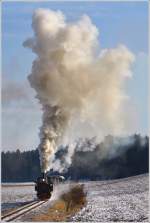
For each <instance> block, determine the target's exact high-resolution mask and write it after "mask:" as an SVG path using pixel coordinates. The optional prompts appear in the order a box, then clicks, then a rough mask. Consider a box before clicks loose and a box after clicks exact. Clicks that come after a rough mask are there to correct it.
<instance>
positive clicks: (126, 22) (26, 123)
mask: <svg viewBox="0 0 150 223" xmlns="http://www.w3.org/2000/svg"><path fill="white" fill-rule="evenodd" d="M38 8H47V9H51V10H61V11H62V12H63V13H64V14H65V16H66V17H67V20H68V21H76V20H78V19H79V18H80V17H81V16H82V15H83V14H87V15H88V16H89V17H90V18H91V20H92V23H93V24H95V25H96V26H97V28H98V30H99V32H100V35H99V41H100V47H101V49H104V48H115V47H117V46H118V45H119V44H124V45H125V46H126V47H127V48H128V49H129V50H130V51H131V52H132V53H133V54H134V55H135V58H136V59H135V62H134V64H133V66H132V72H133V77H132V78H131V79H130V80H129V81H128V83H127V84H126V91H127V93H128V95H129V98H130V103H131V104H132V106H131V110H132V111H131V112H132V113H133V114H134V115H133V119H135V120H136V121H135V122H136V124H135V126H133V129H132V132H133V133H134V132H136V133H140V134H142V135H145V134H147V133H148V111H147V110H148V108H147V106H148V105H147V102H148V86H147V84H148V3H147V2H34V3H33V2H28V3H25V2H3V3H2V149H3V150H16V149H21V150H29V149H35V148H36V147H37V146H38V143H39V137H38V133H39V127H40V125H41V114H42V113H41V107H40V105H39V104H38V101H37V100H36V99H35V98H34V97H35V92H34V90H32V89H31V87H30V85H29V83H28V80H27V76H28V75H29V74H30V71H31V66H32V61H33V59H34V58H35V55H34V54H33V53H32V52H31V51H30V50H28V49H26V48H24V47H23V45H22V44H23V42H24V41H25V40H26V39H27V38H28V37H31V36H32V35H33V31H32V28H31V23H32V14H33V12H34V10H36V9H38Z"/></svg>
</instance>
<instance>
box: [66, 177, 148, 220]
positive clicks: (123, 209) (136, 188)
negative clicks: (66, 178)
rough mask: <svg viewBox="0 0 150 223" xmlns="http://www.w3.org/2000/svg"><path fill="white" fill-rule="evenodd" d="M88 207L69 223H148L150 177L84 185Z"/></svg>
mask: <svg viewBox="0 0 150 223" xmlns="http://www.w3.org/2000/svg"><path fill="white" fill-rule="evenodd" d="M85 190H86V192H87V205H86V206H85V207H84V208H83V209H82V210H81V211H80V212H78V213H77V214H76V215H75V216H74V217H72V218H71V219H70V221H74V222H75V221H82V222H87V221H93V222H114V221H118V222H119V221H121V222H124V221H125V222H130V221H133V222H148V175H139V176H136V177H130V178H126V179H121V180H113V181H101V182H100V181H99V182H88V183H85Z"/></svg>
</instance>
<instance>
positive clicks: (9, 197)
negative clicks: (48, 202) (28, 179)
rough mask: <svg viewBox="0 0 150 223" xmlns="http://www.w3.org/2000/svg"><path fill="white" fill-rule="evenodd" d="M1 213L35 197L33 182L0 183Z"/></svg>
mask: <svg viewBox="0 0 150 223" xmlns="http://www.w3.org/2000/svg"><path fill="white" fill-rule="evenodd" d="M1 189H2V194H1V203H2V205H1V210H2V213H4V212H6V211H8V210H10V209H13V208H16V207H19V206H21V205H24V204H26V203H28V202H30V201H33V200H35V199H36V192H35V191H34V184H31V185H28V184H27V185H26V184H12V183H11V184H2V187H1Z"/></svg>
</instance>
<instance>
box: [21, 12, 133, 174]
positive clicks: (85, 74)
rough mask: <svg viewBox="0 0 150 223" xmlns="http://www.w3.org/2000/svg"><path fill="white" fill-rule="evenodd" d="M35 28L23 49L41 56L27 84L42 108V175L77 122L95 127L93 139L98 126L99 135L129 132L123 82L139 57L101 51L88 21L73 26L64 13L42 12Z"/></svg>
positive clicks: (119, 51)
mask: <svg viewBox="0 0 150 223" xmlns="http://www.w3.org/2000/svg"><path fill="white" fill-rule="evenodd" d="M32 28H33V31H34V37H33V38H29V39H27V40H26V41H25V42H24V46H25V47H28V48H31V49H32V51H33V52H34V53H35V54H36V55H37V57H36V59H35V60H34V62H33V65H32V71H31V74H30V75H29V77H28V79H29V82H30V84H31V87H32V88H34V89H35V91H36V97H37V98H38V100H39V102H40V103H41V105H42V110H43V124H42V126H41V128H40V139H41V143H40V145H39V151H40V160H41V168H42V171H48V170H49V169H50V168H51V167H52V162H53V165H54V164H55V161H54V159H55V155H54V154H55V152H56V151H57V148H58V146H59V145H60V144H61V143H62V142H63V137H64V135H65V134H66V132H68V129H72V126H73V123H75V121H74V120H78V121H79V122H81V123H90V124H91V130H89V131H90V132H91V133H92V129H94V128H96V126H97V125H99V126H100V131H99V132H97V135H106V134H107V133H113V134H120V133H122V132H123V131H124V123H123V116H122V106H123V104H124V101H125V100H126V99H127V96H126V94H125V92H124V82H125V80H126V79H127V78H128V77H130V76H131V75H132V73H131V71H130V66H131V65H132V63H133V61H134V56H133V54H132V53H131V52H130V51H129V50H128V49H127V48H126V47H125V46H123V45H119V46H118V47H117V48H115V49H104V50H101V49H100V46H99V31H98V29H97V27H96V26H95V25H94V24H92V22H91V20H90V18H89V17H88V16H87V15H83V16H82V17H81V19H80V20H79V21H76V22H74V23H69V22H66V18H65V16H64V15H63V13H62V12H60V11H51V10H45V9H38V10H36V11H35V13H34V14H33V20H32ZM70 154H73V153H72V152H71V153H70Z"/></svg>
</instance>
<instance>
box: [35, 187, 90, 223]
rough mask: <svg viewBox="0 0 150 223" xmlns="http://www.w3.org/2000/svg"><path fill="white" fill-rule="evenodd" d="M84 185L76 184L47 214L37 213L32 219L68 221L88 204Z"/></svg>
mask: <svg viewBox="0 0 150 223" xmlns="http://www.w3.org/2000/svg"><path fill="white" fill-rule="evenodd" d="M83 187H84V186H83V185H76V186H74V187H73V188H71V189H70V191H68V192H66V193H64V194H62V195H61V197H60V199H59V200H57V201H56V202H55V203H54V204H53V205H52V207H50V208H49V209H48V212H47V213H45V214H41V215H37V216H35V217H33V218H32V221H40V222H44V221H49V222H57V221H67V220H68V219H69V218H70V217H71V216H73V215H74V214H75V213H76V212H78V211H79V210H80V209H81V208H82V207H83V206H84V205H85V204H86V193H85V192H84V188H83Z"/></svg>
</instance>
